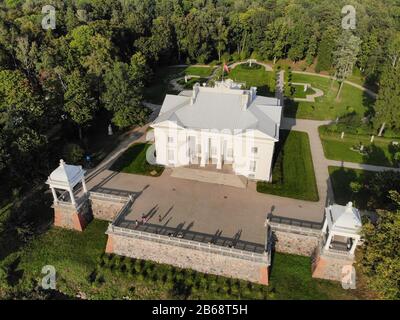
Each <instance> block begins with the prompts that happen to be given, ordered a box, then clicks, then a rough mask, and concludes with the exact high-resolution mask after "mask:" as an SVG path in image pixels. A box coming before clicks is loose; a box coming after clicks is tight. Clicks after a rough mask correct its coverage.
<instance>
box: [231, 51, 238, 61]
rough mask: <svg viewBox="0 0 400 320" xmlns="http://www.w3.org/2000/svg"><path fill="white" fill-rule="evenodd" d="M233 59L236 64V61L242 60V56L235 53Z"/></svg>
mask: <svg viewBox="0 0 400 320" xmlns="http://www.w3.org/2000/svg"><path fill="white" fill-rule="evenodd" d="M231 58H232V61H234V62H236V61H239V60H240V55H239V53H237V52H234V53H232V56H231Z"/></svg>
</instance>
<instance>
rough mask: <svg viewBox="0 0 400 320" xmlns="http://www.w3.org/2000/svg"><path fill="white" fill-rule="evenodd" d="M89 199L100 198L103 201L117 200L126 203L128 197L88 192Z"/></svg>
mask: <svg viewBox="0 0 400 320" xmlns="http://www.w3.org/2000/svg"><path fill="white" fill-rule="evenodd" d="M89 197H94V198H100V199H105V200H118V201H128V200H129V199H130V198H129V196H117V195H114V194H109V193H102V192H93V191H90V192H89Z"/></svg>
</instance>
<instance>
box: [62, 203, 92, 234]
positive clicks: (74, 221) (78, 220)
mask: <svg viewBox="0 0 400 320" xmlns="http://www.w3.org/2000/svg"><path fill="white" fill-rule="evenodd" d="M66 215H67V216H66ZM54 225H55V226H56V227H60V228H66V229H72V230H76V231H83V230H84V229H85V227H86V225H87V222H86V220H85V218H84V217H83V216H82V215H81V214H80V213H77V212H68V211H67V212H63V211H62V210H60V209H59V208H55V209H54Z"/></svg>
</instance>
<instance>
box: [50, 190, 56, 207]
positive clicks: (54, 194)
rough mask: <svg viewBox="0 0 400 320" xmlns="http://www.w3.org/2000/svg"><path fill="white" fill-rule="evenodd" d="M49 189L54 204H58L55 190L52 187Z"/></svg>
mask: <svg viewBox="0 0 400 320" xmlns="http://www.w3.org/2000/svg"><path fill="white" fill-rule="evenodd" d="M50 189H51V193H52V194H53V198H54V203H55V204H58V198H57V193H56V190H55V189H54V188H53V187H50Z"/></svg>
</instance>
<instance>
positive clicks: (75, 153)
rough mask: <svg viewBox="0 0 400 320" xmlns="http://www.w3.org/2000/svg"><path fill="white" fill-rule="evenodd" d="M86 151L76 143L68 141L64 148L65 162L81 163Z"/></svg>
mask: <svg viewBox="0 0 400 320" xmlns="http://www.w3.org/2000/svg"><path fill="white" fill-rule="evenodd" d="M84 154H85V151H84V150H83V149H82V148H81V147H80V146H79V145H77V144H75V143H68V144H67V145H65V147H64V149H63V157H64V160H65V162H67V163H70V164H81V163H82V160H83V156H84Z"/></svg>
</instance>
